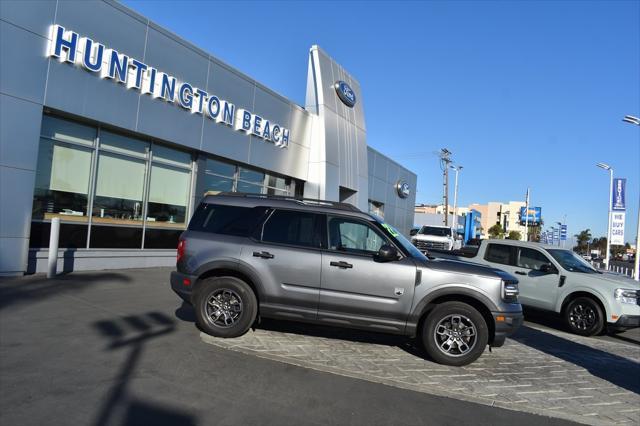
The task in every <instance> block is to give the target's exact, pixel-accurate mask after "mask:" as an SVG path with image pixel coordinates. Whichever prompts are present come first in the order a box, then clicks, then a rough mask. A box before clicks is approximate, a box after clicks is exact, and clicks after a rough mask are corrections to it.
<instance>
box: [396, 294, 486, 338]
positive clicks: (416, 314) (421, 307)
mask: <svg viewBox="0 0 640 426" xmlns="http://www.w3.org/2000/svg"><path fill="white" fill-rule="evenodd" d="M444 296H454V297H455V296H464V297H467V298H471V299H474V300H475V301H477V302H478V303H481V304H482V305H484V306H485V307H486V308H487V310H489V312H498V311H499V308H498V307H497V306H496V304H495V303H493V301H492V300H491V299H489V297H487V296H485V295H484V294H482V293H480V292H479V291H476V290H473V289H470V288H467V287H463V286H453V287H447V288H440V289H438V290H434V291H432V292H430V293H428V294H427V295H425V296H424V297H423V298H422V299H421V300H420V301H419V302H418V303H417V304H416V306H415V308H413V310H412V311H411V314H410V315H409V319H408V321H407V333H408V334H410V335H415V333H416V330H417V328H418V322H419V321H420V318H422V316H423V315H424V313H425V312H426V311H427V309H428V308H429V305H430V304H431V302H433V301H434V300H436V299H438V298H440V297H444Z"/></svg>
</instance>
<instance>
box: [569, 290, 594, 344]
mask: <svg viewBox="0 0 640 426" xmlns="http://www.w3.org/2000/svg"><path fill="white" fill-rule="evenodd" d="M564 320H565V322H566V324H567V326H568V327H569V331H571V332H572V333H575V334H579V335H581V336H594V335H596V334H600V333H601V332H602V330H603V329H604V315H603V313H602V309H601V308H600V305H599V304H598V302H596V301H595V300H593V299H592V298H590V297H577V298H576V299H574V300H572V301H571V302H570V303H569V304H568V305H567V308H566V309H565V311H564Z"/></svg>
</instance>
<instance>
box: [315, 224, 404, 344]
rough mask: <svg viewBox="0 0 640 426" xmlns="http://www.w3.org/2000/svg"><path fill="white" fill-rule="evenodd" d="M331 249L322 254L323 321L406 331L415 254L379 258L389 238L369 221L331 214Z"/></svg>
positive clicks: (398, 331) (320, 307) (319, 315)
mask: <svg viewBox="0 0 640 426" xmlns="http://www.w3.org/2000/svg"><path fill="white" fill-rule="evenodd" d="M328 233H329V250H328V251H324V252H323V253H322V267H321V271H322V278H321V288H320V302H319V305H318V319H319V320H320V321H323V322H327V323H333V324H342V325H347V326H352V327H359V328H368V329H377V330H384V331H387V332H393V333H402V332H403V331H404V328H405V324H406V320H407V317H408V313H409V311H410V309H411V304H412V301H413V293H414V288H415V279H416V270H417V269H416V265H415V263H414V262H413V260H412V259H411V258H406V257H405V258H402V259H400V260H397V261H392V262H379V261H376V260H375V253H377V251H378V249H379V248H380V246H382V245H383V244H389V241H388V240H387V239H386V237H384V236H383V235H382V234H381V233H380V232H379V231H378V230H376V229H375V228H373V227H372V226H370V225H369V224H367V223H365V222H361V221H358V220H356V219H351V218H340V217H330V218H329V222H328Z"/></svg>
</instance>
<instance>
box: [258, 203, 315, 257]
mask: <svg viewBox="0 0 640 426" xmlns="http://www.w3.org/2000/svg"><path fill="white" fill-rule="evenodd" d="M323 223H324V216H323V215H320V214H316V213H307V212H300V211H295V210H275V211H274V212H273V214H272V215H271V216H270V217H269V219H268V220H267V221H266V222H265V224H264V226H263V228H262V241H264V242H268V243H277V244H288V245H295V246H302V247H313V248H322V247H323V243H322V235H323V234H324V232H323V230H322V228H323Z"/></svg>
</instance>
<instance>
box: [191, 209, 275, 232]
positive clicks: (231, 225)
mask: <svg viewBox="0 0 640 426" xmlns="http://www.w3.org/2000/svg"><path fill="white" fill-rule="evenodd" d="M266 212H267V208H266V207H253V208H251V207H238V206H223V205H218V204H207V203H202V204H200V206H198V209H197V210H196V211H195V213H194V214H193V217H192V218H191V222H189V230H190V231H199V232H211V233H214V234H224V235H235V236H239V237H248V236H250V235H251V233H252V232H253V230H254V229H256V227H257V226H258V224H259V223H260V222H261V220H262V218H263V217H264V216H265V214H266Z"/></svg>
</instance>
